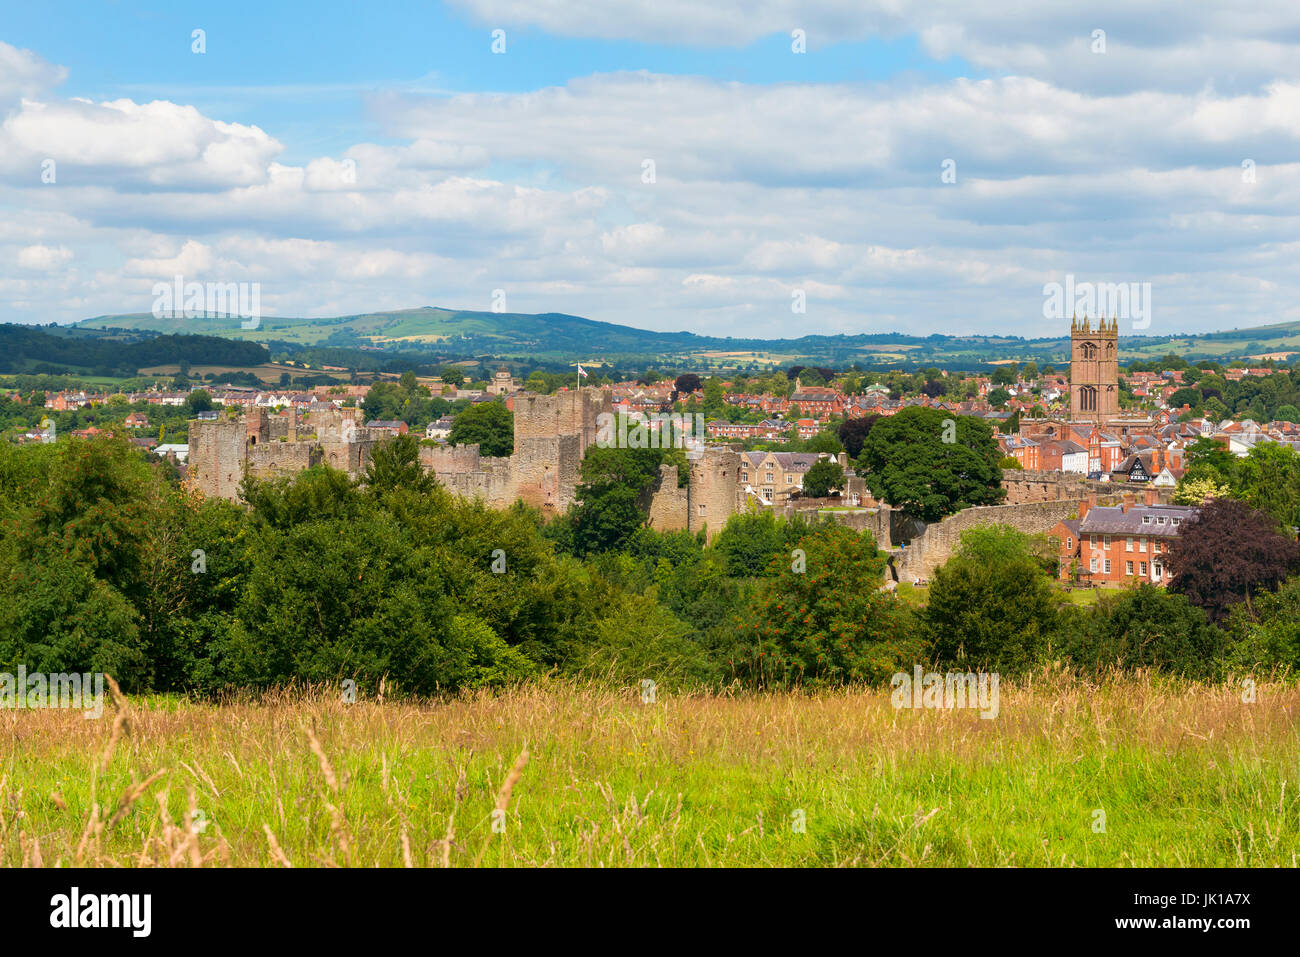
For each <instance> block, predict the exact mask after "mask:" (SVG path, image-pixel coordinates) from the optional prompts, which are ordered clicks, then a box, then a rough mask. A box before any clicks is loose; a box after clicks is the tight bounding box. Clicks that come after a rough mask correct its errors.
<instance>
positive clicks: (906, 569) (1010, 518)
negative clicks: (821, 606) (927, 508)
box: [897, 500, 1079, 581]
mask: <svg viewBox="0 0 1300 957" xmlns="http://www.w3.org/2000/svg"><path fill="white" fill-rule="evenodd" d="M1078 513H1079V503H1078V501H1068V500H1067V501H1059V502H1029V503H1025V504H1021V505H986V506H981V507H978V508H966V509H962V510H961V511H960V512H957V513H955V514H953V515H949V516H948V517H947V518H945V519H943V521H940V522H934V523H932V524H930V525H928V526H927V527H926V529H925V531H924V532H923V533H922V534H920V535H918V536H916V537H914V538H913V539H912V540H911V541H910V542H909V543H908V544H907V547H906V548H905V549H903V555H902V558H901V560H900V561H899V562H898V563H897V564H898V570H899V576H900V578H901V579H902V580H904V581H909V580H911V579H912V578H922V579H929V578H931V577H932V576H933V575H934V570H935V569H936V568H938V567H939V566H940V565H942V564H943V563H944V562H946V561H947V560H948V558H949V557H950V556H951V555H952V553H953V551H954V550H955V549H956V547H957V545H958V544H959V543H960V540H961V534H962V532H965V531H967V530H968V529H972V528H975V527H977V526H980V525H1010V526H1011V527H1013V528H1016V529H1019V530H1020V531H1022V532H1025V533H1026V534H1030V535H1034V534H1038V533H1042V532H1049V531H1051V530H1052V529H1053V528H1055V527H1056V524H1057V523H1058V522H1060V521H1062V520H1064V519H1067V518H1070V517H1071V516H1075V515H1078Z"/></svg>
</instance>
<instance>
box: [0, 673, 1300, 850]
mask: <svg viewBox="0 0 1300 957" xmlns="http://www.w3.org/2000/svg"><path fill="white" fill-rule="evenodd" d="M1000 690H1001V694H1000V708H999V714H998V716H997V717H996V718H994V719H992V720H986V719H982V718H981V717H980V716H979V714H978V712H976V711H973V710H946V711H945V710H920V711H912V710H907V709H903V710H896V709H895V708H894V707H893V706H892V705H891V702H890V692H889V689H888V688H884V689H870V690H850V691H841V692H834V693H826V694H818V695H786V694H780V695H752V694H744V695H737V696H734V697H728V696H711V695H686V696H676V695H668V694H663V693H661V694H659V695H658V700H657V701H655V702H654V703H650V704H644V703H642V701H641V698H640V696H639V694H638V692H637V691H636V690H634V689H629V690H626V691H609V690H601V689H600V688H599V687H596V686H578V685H573V684H569V683H554V684H533V685H528V686H524V687H520V688H517V689H514V690H511V691H507V692H502V693H496V694H489V693H480V694H476V695H466V696H462V697H459V698H454V699H450V700H447V701H443V702H422V703H421V702H393V701H387V702H383V703H380V702H376V701H365V700H362V701H359V702H358V703H355V704H351V705H348V704H344V703H343V702H342V701H341V700H340V697H341V696H340V695H338V694H330V695H328V696H322V695H321V694H319V693H317V694H315V695H312V696H307V697H303V696H294V695H287V694H286V695H282V696H279V697H271V698H267V699H264V700H260V701H255V702H252V701H250V702H245V703H231V704H225V705H220V706H218V705H200V704H193V703H186V702H177V701H175V700H171V699H151V700H147V701H146V700H138V701H134V702H131V703H129V704H127V705H125V706H124V707H125V710H122V711H116V712H115V710H114V708H113V706H112V705H108V706H107V708H106V712H105V716H104V718H103V719H102V720H98V721H88V720H85V719H83V718H82V717H81V715H80V713H79V712H69V711H22V712H15V711H8V712H0V724H2V725H3V733H2V734H0V807H3V808H4V809H5V812H4V814H3V815H0V865H3V866H17V865H29V866H30V865H38V864H43V865H45V866H53V865H59V864H61V865H64V866H68V865H74V864H82V865H91V866H95V865H102V866H145V867H154V866H196V865H213V866H222V865H254V866H256V865H268V866H277V865H278V866H285V865H288V864H292V865H293V866H295V867H299V866H302V867H312V866H335V865H338V866H347V865H358V866H374V865H379V866H403V865H412V866H455V867H461V866H474V865H476V864H477V865H480V866H502V865H504V866H515V865H527V866H596V865H605V866H619V865H632V866H659V865H664V866H699V865H702V866H722V865H737V866H754V865H830V866H839V865H849V866H894V865H903V866H908V865H913V866H915V865H924V866H952V865H985V866H1002V865H1013V866H1071V865H1083V866H1105V867H1112V866H1191V865H1210V866H1215V865H1225V866H1251V867H1254V866H1285V867H1293V866H1296V865H1297V863H1300V859H1298V857H1297V855H1298V854H1300V794H1298V793H1297V792H1298V790H1300V788H1298V787H1297V783H1296V782H1297V777H1298V775H1300V735H1297V723H1296V714H1297V711H1298V710H1300V691H1298V690H1297V689H1296V688H1295V687H1294V686H1282V685H1272V684H1261V685H1260V686H1259V687H1258V689H1257V700H1256V701H1255V702H1254V703H1246V702H1244V701H1243V700H1242V697H1243V695H1242V692H1241V690H1240V688H1238V687H1230V686H1205V685H1185V684H1176V683H1173V684H1170V683H1161V682H1158V681H1156V680H1153V679H1152V678H1150V677H1146V676H1138V677H1132V676H1129V677H1118V678H1116V679H1114V680H1112V681H1107V682H1103V683H1101V684H1089V683H1085V682H1082V681H1079V680H1077V679H1074V678H1071V677H1067V676H1065V675H1062V674H1060V673H1057V672H1050V671H1049V672H1044V673H1041V674H1039V675H1038V676H1036V677H1034V678H1033V679H1032V680H1026V681H1023V682H1021V683H1019V684H1018V685H1015V686H1012V685H1010V684H1009V683H1006V684H1003V686H1002V687H1001V689H1000ZM119 716H120V719H121V720H120V721H119ZM115 726H116V727H117V728H118V731H119V732H120V733H119V734H117V735H116V740H114V738H115V734H114V728H115ZM512 769H513V771H512ZM497 809H499V810H500V813H499V814H495V818H496V820H497V828H496V829H495V830H494V826H493V822H494V811H495V810H497ZM801 825H802V827H801Z"/></svg>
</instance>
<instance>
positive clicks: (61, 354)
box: [0, 325, 269, 377]
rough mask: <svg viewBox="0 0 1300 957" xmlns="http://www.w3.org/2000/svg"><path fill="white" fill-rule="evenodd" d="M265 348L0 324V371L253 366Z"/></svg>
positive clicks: (111, 372) (211, 339) (213, 339)
mask: <svg viewBox="0 0 1300 957" xmlns="http://www.w3.org/2000/svg"><path fill="white" fill-rule="evenodd" d="M268 357H269V352H268V351H267V349H266V347H265V346H263V345H261V344H259V343H256V342H236V341H232V340H230V339H224V338H221V337H218V336H201V335H147V336H145V335H136V336H123V335H121V334H108V335H96V334H92V333H89V332H88V331H83V330H78V329H76V328H75V327H71V328H68V327H65V328H57V327H55V328H48V327H39V326H20V325H0V373H9V374H14V373H36V374H41V373H49V374H53V375H59V374H63V373H72V374H77V373H80V374H86V375H103V376H119V377H122V376H133V375H135V373H136V370H137V369H140V368H142V367H145V366H153V365H164V364H167V363H179V362H189V363H191V364H192V365H198V364H200V363H214V364H220V365H229V366H240V367H246V366H256V365H260V364H261V363H263V362H266V360H267V358H268Z"/></svg>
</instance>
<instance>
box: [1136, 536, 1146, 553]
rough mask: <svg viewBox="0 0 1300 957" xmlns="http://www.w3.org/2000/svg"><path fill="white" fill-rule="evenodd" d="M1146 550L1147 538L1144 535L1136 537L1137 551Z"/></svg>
mask: <svg viewBox="0 0 1300 957" xmlns="http://www.w3.org/2000/svg"><path fill="white" fill-rule="evenodd" d="M1146 550H1147V540H1146V537H1145V536H1143V537H1142V538H1139V539H1138V551H1139V552H1145V551H1146Z"/></svg>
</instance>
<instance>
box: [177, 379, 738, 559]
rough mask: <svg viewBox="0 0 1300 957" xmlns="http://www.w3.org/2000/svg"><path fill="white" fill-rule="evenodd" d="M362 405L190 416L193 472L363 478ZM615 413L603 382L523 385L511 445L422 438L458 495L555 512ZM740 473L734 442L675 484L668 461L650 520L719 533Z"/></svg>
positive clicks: (571, 497)
mask: <svg viewBox="0 0 1300 957" xmlns="http://www.w3.org/2000/svg"><path fill="white" fill-rule="evenodd" d="M360 414H361V413H360V410H359V409H333V408H331V409H322V410H319V411H312V412H309V413H307V414H306V415H304V416H302V417H299V415H298V414H297V413H296V412H294V411H292V410H290V411H289V412H288V413H285V414H280V415H269V414H268V413H267V412H266V410H264V409H259V410H256V411H253V412H249V413H247V414H246V415H245V416H244V417H243V418H242V419H219V420H216V421H210V422H200V421H192V422H190V453H189V473H190V482H191V483H192V484H193V485H194V487H195V488H197V489H199V490H200V491H201V492H203V494H204V495H208V496H216V497H219V498H226V499H230V500H232V501H233V500H235V499H237V498H238V496H239V484H240V482H241V481H242V479H243V477H244V475H245V474H248V475H252V476H254V477H255V478H262V479H267V478H276V477H279V476H284V475H292V474H294V473H297V472H301V471H302V470H304V469H306V468H310V467H311V466H313V465H318V464H320V463H322V462H323V463H325V464H327V465H329V466H331V467H332V468H336V469H340V470H341V471H344V472H346V473H347V474H348V475H349V476H351V477H353V478H356V477H358V476H360V475H361V473H362V472H363V471H364V470H365V467H366V464H367V463H368V462H369V460H370V454H371V451H372V449H373V448H374V446H375V444H376V443H377V442H381V441H384V440H385V438H386V437H387V436H386V435H384V434H383V433H381V432H379V431H378V430H372V429H367V428H364V427H362V426H359V425H358V424H357V421H356V418H355V417H356V416H357V415H360ZM612 414H613V400H612V398H611V397H610V394H609V393H608V392H606V391H603V390H597V389H583V390H579V391H568V392H560V393H557V394H556V395H528V394H516V395H515V397H514V423H515V445H514V452H513V454H511V455H509V456H499V457H498V456H487V455H481V454H480V453H479V447H478V446H477V445H462V446H455V447H452V446H445V447H429V446H421V448H420V462H421V464H422V465H423V466H424V467H425V469H427V470H428V471H430V472H432V473H433V475H434V477H435V478H437V480H438V482H439V483H440V484H442V485H443V486H444V487H446V488H447V489H448V490H449V491H450V492H452V494H454V495H458V496H461V497H463V498H473V499H480V500H482V501H483V502H484V503H486V504H487V505H488V506H490V507H493V508H506V507H508V506H510V505H512V504H513V503H514V502H515V501H516V500H521V501H523V502H524V503H525V504H527V505H530V506H532V507H534V508H537V509H539V510H540V511H541V512H542V514H543V515H544V516H546V517H547V518H550V517H553V516H555V515H559V514H562V513H564V512H566V511H568V509H569V508H570V507H571V506H572V505H573V503H574V501H575V499H576V497H577V487H578V483H579V468H580V467H581V465H582V459H583V456H584V455H585V454H586V452H587V449H588V448H590V447H591V446H592V445H594V444H596V441H597V433H598V431H599V430H598V421H601V418H600V417H601V416H602V415H612ZM739 476H740V455H739V453H737V452H735V451H733V450H731V449H727V448H705V449H704V450H703V451H702V453H701V454H700V455H699V456H698V457H696V458H694V459H692V461H691V463H690V473H689V481H688V483H687V485H686V486H685V487H684V488H678V487H677V467H676V466H667V465H665V466H662V467H661V468H660V477H659V482H658V484H657V485H656V487H655V488H653V489H652V490H651V492H650V500H649V502H648V503H647V504H648V505H649V509H650V524H651V525H652V526H653V527H655V528H657V529H659V530H661V531H677V530H687V531H690V532H693V533H694V532H699V531H700V530H702V529H705V530H707V534H708V536H709V537H710V538H712V537H713V536H714V535H716V534H717V533H718V532H719V531H721V529H722V527H723V526H724V525H725V524H726V522H727V518H728V517H729V516H730V515H731V514H732V513H734V512H736V511H739V510H740V508H741V506H742V505H743V493H742V491H741V487H740V483H739Z"/></svg>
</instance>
